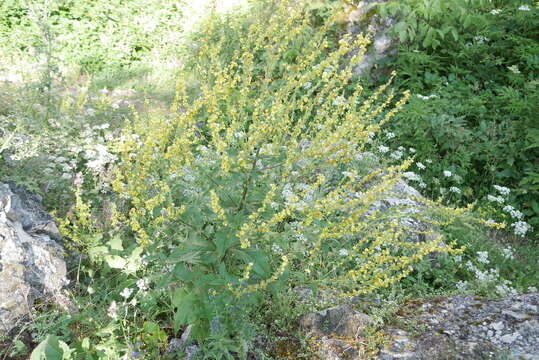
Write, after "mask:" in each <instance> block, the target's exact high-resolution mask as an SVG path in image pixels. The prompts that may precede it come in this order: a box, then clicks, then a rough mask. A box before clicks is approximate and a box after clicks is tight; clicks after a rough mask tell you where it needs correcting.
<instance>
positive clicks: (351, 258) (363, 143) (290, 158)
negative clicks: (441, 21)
mask: <svg viewBox="0 0 539 360" xmlns="http://www.w3.org/2000/svg"><path fill="white" fill-rule="evenodd" d="M219 21H220V20H219V19H217V18H215V17H214V18H211V19H210V21H209V22H208V23H207V24H205V30H204V31H205V36H202V38H201V39H200V41H201V44H200V46H199V48H198V52H197V53H196V54H195V56H197V57H198V59H199V60H200V62H199V65H198V67H197V65H196V64H195V65H194V69H191V70H195V73H198V74H201V75H202V77H201V79H202V80H201V82H200V93H199V94H198V95H197V96H195V97H194V99H191V98H190V96H189V95H188V92H187V90H186V84H185V83H184V81H183V77H180V79H179V81H178V85H177V96H176V100H175V102H174V105H173V107H172V109H171V112H170V114H169V115H168V116H165V117H157V116H154V117H150V118H135V119H134V120H133V121H131V122H130V123H129V124H128V125H127V126H126V129H125V132H124V134H123V136H122V138H121V139H120V140H119V141H118V143H117V147H116V153H117V156H118V157H119V161H118V163H117V165H116V173H115V179H114V181H113V182H112V187H113V189H114V191H115V192H116V193H117V195H118V199H119V200H118V203H119V204H118V206H117V208H116V210H115V211H116V212H115V214H116V215H115V216H114V221H113V222H114V223H115V224H116V226H117V227H118V229H122V231H124V232H126V233H127V234H130V235H132V239H133V243H132V244H130V247H129V246H126V248H130V249H133V247H135V249H142V250H137V254H139V253H140V252H141V251H143V252H144V254H145V258H144V259H145V260H144V261H146V262H147V263H148V265H147V269H149V270H148V271H150V272H153V273H154V275H155V276H157V277H159V281H157V283H159V284H160V288H161V289H165V291H167V292H168V293H169V294H170V296H171V297H170V305H171V308H173V309H174V327H175V328H176V329H179V328H180V327H181V326H184V325H189V324H190V325H193V332H192V334H193V335H194V336H195V338H197V339H198V340H207V339H212V338H215V337H221V338H222V337H225V338H228V339H232V341H231V342H230V344H229V345H227V346H229V347H228V348H227V349H228V350H226V351H230V352H234V353H238V354H242V353H243V354H245V352H246V351H247V350H246V349H247V348H248V343H246V341H247V340H248V336H247V335H246V331H247V330H246V329H248V328H249V326H248V324H249V321H248V319H249V314H250V311H253V309H254V306H256V305H257V304H260V300H261V299H262V298H263V296H264V295H265V294H267V293H268V292H272V291H275V290H276V289H279V288H282V287H283V286H285V287H295V286H300V285H310V286H319V287H324V286H332V287H339V288H340V289H341V290H342V291H343V293H345V294H347V295H350V296H352V295H357V294H362V293H369V292H373V291H375V290H377V289H379V288H382V287H387V286H389V285H391V284H393V283H395V282H397V281H399V280H400V279H402V278H403V277H405V276H407V275H408V274H409V273H410V272H411V271H412V269H413V265H414V264H415V263H417V262H418V261H420V260H421V259H423V258H425V257H426V256H427V255H429V254H432V253H434V252H458V250H456V249H454V248H452V247H451V245H450V244H444V243H443V241H442V237H441V236H439V235H436V234H435V232H434V231H433V229H434V228H437V227H440V226H443V225H444V224H447V223H449V222H451V221H452V219H453V218H455V217H464V216H466V215H465V214H466V211H467V210H466V209H450V208H447V207H442V206H441V205H439V204H436V203H434V202H428V201H427V200H424V199H420V198H417V199H413V200H414V201H413V205H409V206H394V207H389V208H385V207H382V206H380V204H381V203H382V202H383V201H384V199H386V198H387V196H388V194H389V193H392V189H393V188H394V186H395V184H397V182H399V181H400V178H401V176H402V172H403V171H404V170H405V169H407V167H408V166H409V165H410V164H411V160H407V161H404V162H403V163H402V164H400V165H398V166H392V167H386V168H384V167H380V165H378V164H377V161H376V160H375V159H374V160H373V159H372V157H370V156H368V149H369V139H370V138H371V137H372V135H373V134H374V133H376V132H377V131H379V130H380V127H381V126H383V124H384V123H386V122H387V121H389V120H390V119H391V118H392V117H393V116H394V114H395V113H396V112H397V111H398V110H399V109H400V108H401V107H402V106H403V104H405V102H406V101H407V99H408V97H409V94H408V93H407V92H405V93H404V94H402V95H401V96H395V95H394V94H392V93H386V89H387V87H388V85H389V83H388V84H386V85H384V86H382V87H381V88H380V89H379V90H378V91H376V92H375V93H374V94H373V95H371V96H369V97H363V95H362V88H361V87H359V86H354V82H353V74H352V71H351V68H352V66H353V65H354V64H357V63H358V62H359V61H360V60H361V58H362V55H363V54H364V52H365V47H366V45H367V44H368V42H369V39H367V38H365V37H363V36H361V35H360V36H358V37H357V38H355V39H352V38H349V37H344V38H343V39H342V40H340V41H339V42H338V44H336V45H335V44H333V45H332V46H330V44H331V43H330V41H328V38H327V31H328V30H329V29H331V27H332V26H333V25H334V24H333V23H332V20H331V19H329V20H328V21H327V23H326V24H324V25H323V26H322V27H321V28H317V29H314V28H313V27H312V26H311V24H310V22H309V17H308V16H306V15H305V10H304V9H303V8H302V7H301V6H298V5H297V4H294V3H293V2H289V1H279V2H278V3H276V4H274V6H273V7H271V11H268V12H267V13H265V14H264V16H260V17H259V20H256V21H255V20H253V21H251V22H250V23H249V25H248V26H245V27H241V26H239V25H237V24H236V25H234V24H233V25H232V26H229V27H228V31H232V30H234V31H237V32H238V34H236V36H237V38H241V43H240V44H238V49H237V50H236V51H235V52H234V53H233V54H232V55H231V56H229V57H223V56H222V55H223V54H222V50H223V47H222V46H223V44H224V43H225V42H226V37H225V36H222V37H219V36H218V34H219V24H220V23H219ZM243 24H244V23H243ZM220 39H221V40H220ZM291 49H292V50H291ZM297 49H300V50H301V51H299V52H298V51H297ZM204 74H205V75H206V76H204ZM391 196H393V197H395V196H399V195H398V194H393V193H392V195H391ZM401 196H403V195H401ZM413 222H416V223H420V224H422V225H421V226H419V227H414V226H412V225H410V224H411V223H413ZM71 236H72V237H73V236H75V235H73V234H71ZM417 239H423V241H417ZM126 242H127V241H124V245H127V244H126ZM130 251H134V250H130ZM274 298H275V297H274ZM276 300H277V301H278V298H276ZM249 329H250V328H249ZM247 333H248V334H251V335H252V332H247ZM227 344H228V343H227ZM223 351H224V350H223Z"/></svg>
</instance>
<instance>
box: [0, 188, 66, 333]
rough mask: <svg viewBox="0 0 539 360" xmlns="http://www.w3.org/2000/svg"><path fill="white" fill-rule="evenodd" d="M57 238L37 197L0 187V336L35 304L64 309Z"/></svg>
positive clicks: (63, 275)
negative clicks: (50, 302)
mask: <svg viewBox="0 0 539 360" xmlns="http://www.w3.org/2000/svg"><path fill="white" fill-rule="evenodd" d="M55 239H60V235H59V233H58V230H57V228H56V225H55V224H54V222H53V220H52V218H51V217H50V216H49V215H48V214H47V213H46V212H45V211H44V210H43V208H42V207H41V202H40V199H39V197H37V196H35V195H32V194H31V193H28V192H26V191H25V190H24V189H22V188H20V187H17V186H14V185H13V184H0V334H2V333H8V332H9V331H10V330H12V329H13V328H14V327H16V326H17V322H18V321H19V320H20V319H21V318H22V317H24V316H25V315H27V314H28V313H29V311H31V308H32V305H33V302H34V301H35V300H36V299H38V298H39V299H41V300H42V301H54V302H56V303H57V304H58V305H60V306H61V307H63V308H66V309H68V308H69V306H70V302H69V300H68V298H67V296H65V294H64V293H63V288H64V287H65V286H66V285H67V284H68V282H69V281H68V280H67V278H66V263H65V261H64V259H63V248H62V246H61V245H60V244H59V243H58V242H57V241H56V240H55Z"/></svg>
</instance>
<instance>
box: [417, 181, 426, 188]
mask: <svg viewBox="0 0 539 360" xmlns="http://www.w3.org/2000/svg"><path fill="white" fill-rule="evenodd" d="M419 187H420V188H422V189H424V188H426V187H427V184H425V183H424V182H420V183H419Z"/></svg>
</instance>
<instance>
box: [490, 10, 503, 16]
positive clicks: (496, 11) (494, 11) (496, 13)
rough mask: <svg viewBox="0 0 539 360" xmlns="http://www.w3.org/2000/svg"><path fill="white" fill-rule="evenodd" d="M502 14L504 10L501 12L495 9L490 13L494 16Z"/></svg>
mask: <svg viewBox="0 0 539 360" xmlns="http://www.w3.org/2000/svg"><path fill="white" fill-rule="evenodd" d="M501 12H502V10H500V9H493V10H491V11H490V13H491V14H492V15H498V14H499V13H501Z"/></svg>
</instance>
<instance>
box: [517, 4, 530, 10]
mask: <svg viewBox="0 0 539 360" xmlns="http://www.w3.org/2000/svg"><path fill="white" fill-rule="evenodd" d="M518 9H519V10H520V11H530V7H529V6H528V5H521V6H519V8H518Z"/></svg>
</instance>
